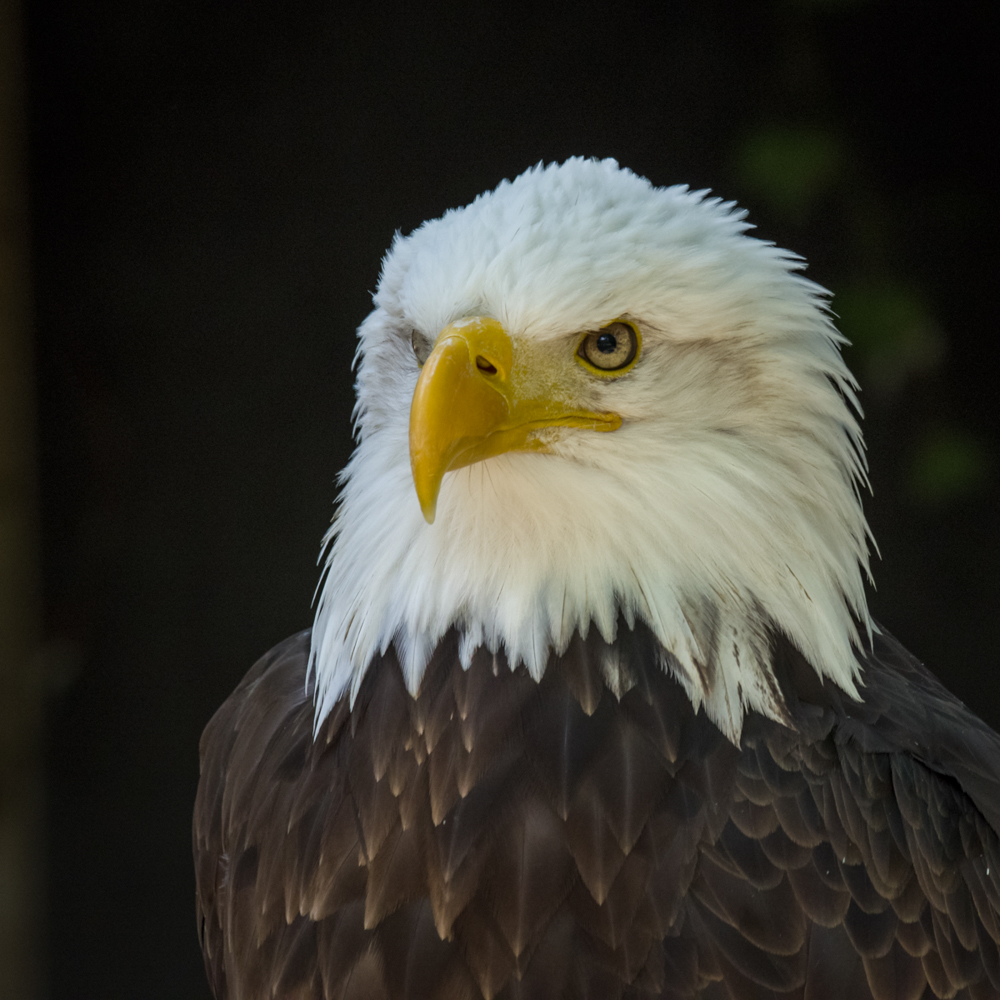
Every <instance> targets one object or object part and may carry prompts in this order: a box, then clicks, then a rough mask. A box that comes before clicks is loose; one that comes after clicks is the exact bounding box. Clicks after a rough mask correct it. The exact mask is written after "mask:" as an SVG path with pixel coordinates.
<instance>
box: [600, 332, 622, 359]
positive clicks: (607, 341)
mask: <svg viewBox="0 0 1000 1000" xmlns="http://www.w3.org/2000/svg"><path fill="white" fill-rule="evenodd" d="M597 349H598V350H599V351H600V352H601V354H613V353H614V352H615V351H617V350H618V338H617V337H616V336H615V335H614V334H613V333H602V334H601V335H600V336H599V337H598V338H597Z"/></svg>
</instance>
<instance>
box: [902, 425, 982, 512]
mask: <svg viewBox="0 0 1000 1000" xmlns="http://www.w3.org/2000/svg"><path fill="white" fill-rule="evenodd" d="M989 473H990V452H989V450H988V449H987V448H986V446H985V445H984V444H983V443H982V442H981V441H979V440H978V439H977V438H976V437H975V436H973V435H972V434H971V433H970V432H969V431H967V430H965V429H964V428H962V427H958V426H945V427H936V428H932V429H930V430H928V431H925V432H924V433H923V434H922V436H921V437H920V438H919V439H918V440H917V442H916V447H915V449H914V453H913V456H912V459H911V462H910V483H909V485H910V489H911V491H912V493H913V496H914V497H915V498H916V499H917V500H919V501H921V502H923V503H925V504H928V505H938V504H941V503H945V502H947V501H950V500H954V499H957V498H959V497H962V496H965V495H967V494H969V493H972V492H974V491H976V490H978V489H980V488H981V487H982V486H984V485H985V484H986V482H987V481H988V479H989Z"/></svg>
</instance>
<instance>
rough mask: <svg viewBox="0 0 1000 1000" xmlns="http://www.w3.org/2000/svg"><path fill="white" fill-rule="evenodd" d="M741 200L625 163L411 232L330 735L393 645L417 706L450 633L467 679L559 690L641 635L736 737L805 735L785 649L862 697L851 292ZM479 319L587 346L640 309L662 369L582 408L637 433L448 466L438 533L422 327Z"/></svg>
mask: <svg viewBox="0 0 1000 1000" xmlns="http://www.w3.org/2000/svg"><path fill="white" fill-rule="evenodd" d="M743 220H744V213H742V212H740V211H738V210H736V209H735V208H734V206H733V205H732V204H731V203H722V202H721V201H719V200H718V199H714V198H706V197H705V195H704V192H694V193H692V192H690V191H688V190H687V189H686V188H683V187H672V188H666V189H664V188H655V187H653V186H652V185H651V184H650V183H649V182H648V181H646V180H644V179H642V178H640V177H637V176H636V175H635V174H632V173H631V172H629V171H627V170H624V169H621V168H620V167H619V166H618V165H617V164H616V163H615V162H614V161H612V160H604V161H601V162H597V161H593V160H583V159H573V160H569V161H567V162H566V163H564V164H561V165H558V166H550V167H546V168H544V169H543V168H541V167H538V168H535V169H532V170H529V171H527V172H526V173H524V174H522V175H521V176H520V177H518V178H517V179H516V180H515V181H513V182H510V183H509V182H506V181H505V182H504V183H502V184H501V185H500V186H499V187H498V188H497V189H496V190H495V191H492V192H490V193H488V194H484V195H482V196H480V197H479V198H477V199H476V200H475V201H474V202H473V203H472V204H471V205H469V206H467V207H465V208H463V209H458V210H455V211H451V212H448V213H446V214H445V215H444V216H443V217H442V218H440V219H437V220H434V221H432V222H427V223H425V224H424V225H423V226H421V227H420V228H419V229H417V230H416V231H415V232H414V233H412V234H411V235H410V236H408V237H402V236H398V235H397V237H396V239H395V241H394V243H393V246H392V249H391V250H390V251H389V253H388V255H387V256H386V258H385V261H384V266H383V270H382V278H381V281H380V282H379V287H378V291H377V293H376V295H375V309H374V311H373V312H372V313H371V314H370V315H369V316H368V318H367V319H366V320H365V322H364V323H363V324H362V325H361V328H360V331H359V334H360V338H361V344H360V355H361V364H360V369H359V375H358V382H357V388H358V403H357V411H356V419H357V430H358V436H359V443H358V447H357V450H356V451H355V453H354V456H353V457H352V458H351V461H350V463H349V464H348V466H347V468H346V469H345V471H344V473H343V475H342V483H343V490H342V493H341V498H340V506H339V509H338V511H337V514H336V517H335V519H334V523H333V526H332V528H331V529H330V532H329V534H328V536H327V539H326V545H327V552H328V555H327V564H326V574H325V579H324V581H323V583H322V589H321V593H320V598H319V602H318V606H317V610H316V621H315V626H314V629H313V638H312V660H311V665H312V669H314V670H315V671H316V680H317V700H318V709H317V719H322V718H323V717H324V716H325V715H326V713H327V712H328V711H329V710H330V708H331V707H332V705H333V704H334V702H335V701H336V700H337V698H339V697H340V696H341V695H342V694H343V693H344V692H345V691H347V690H350V691H351V694H352V696H353V694H355V693H356V692H357V689H358V687H359V685H360V682H361V680H362V678H363V676H364V672H365V669H366V668H367V666H368V664H369V662H370V660H371V658H372V657H373V656H374V655H375V654H376V653H378V652H380V651H384V650H386V649H387V648H388V646H389V645H390V644H391V643H394V644H395V646H396V649H397V651H398V654H399V657H400V662H401V663H402V664H403V669H404V673H405V675H406V681H407V684H408V685H409V687H410V689H411V690H413V691H415V690H416V688H417V687H418V686H419V683H420V679H421V677H422V675H423V670H424V668H425V666H426V663H427V660H428V657H429V655H430V653H431V651H432V650H433V649H434V647H435V645H436V644H437V642H438V640H439V639H440V638H441V637H442V636H443V635H444V633H445V632H446V631H447V630H448V629H449V628H451V627H455V628H457V629H458V630H459V632H460V633H461V634H462V637H463V638H462V642H461V651H462V655H463V657H464V658H465V659H466V662H468V658H469V657H471V654H472V652H473V651H474V650H475V648H476V647H477V646H479V645H485V646H487V647H488V648H489V649H491V650H493V651H496V650H498V649H501V648H502V649H503V650H504V651H505V652H506V655H507V658H508V660H509V661H510V663H511V665H512V666H514V665H516V664H517V663H519V662H523V663H524V664H525V665H526V666H527V668H528V670H529V671H531V673H532V674H533V675H534V676H536V677H539V676H541V674H542V672H543V671H544V669H545V663H546V660H547V658H548V656H549V653H550V651H551V650H556V651H561V650H563V649H564V648H565V647H566V645H567V643H568V642H569V640H570V638H571V636H572V634H573V632H574V631H577V630H578V631H580V632H581V633H583V634H586V632H587V630H588V629H589V628H590V627H592V626H593V627H596V628H598V629H599V630H600V632H601V634H602V635H603V636H604V637H605V638H606V639H608V640H609V641H610V640H611V639H612V638H613V635H614V630H615V628H616V623H617V621H618V618H619V616H620V615H621V616H623V617H624V619H625V620H626V621H627V622H634V621H636V620H641V621H644V622H645V623H647V624H648V625H649V627H650V628H651V629H652V630H653V632H654V633H655V634H656V636H657V637H658V639H659V641H660V643H661V644H662V646H663V648H664V650H665V651H666V652H668V653H669V654H671V655H670V656H664V664H665V668H667V669H672V670H674V671H675V672H677V674H678V679H679V680H680V681H681V683H682V684H683V685H684V686H685V688H686V690H687V691H688V693H689V695H690V696H691V699H692V701H693V702H694V703H695V705H696V706H698V705H700V704H704V705H705V708H706V710H707V711H708V713H709V715H710V716H711V717H712V718H713V719H714V720H715V721H716V722H717V724H718V725H719V726H720V728H721V729H722V730H723V731H724V732H726V733H727V734H728V735H729V736H730V737H731V738H734V739H736V738H738V736H739V733H740V729H741V725H742V719H743V714H744V712H745V710H746V709H747V708H751V709H756V710H758V711H761V712H764V713H765V714H768V715H770V716H772V717H780V716H781V709H780V705H778V704H776V702H775V695H774V685H773V683H770V681H769V672H770V665H769V661H770V639H769V633H770V632H771V631H773V630H774V629H778V630H780V631H782V632H784V633H785V634H786V635H787V636H788V637H789V638H790V639H791V640H792V642H793V643H794V644H795V645H796V646H797V647H798V648H799V649H800V650H801V651H802V653H803V654H804V655H805V656H806V658H807V659H808V660H809V662H810V663H811V664H812V665H813V667H814V668H815V669H816V670H817V671H818V672H819V673H820V674H821V675H822V676H824V677H827V678H829V679H831V680H832V681H833V682H834V683H836V684H837V685H839V686H840V687H841V688H843V689H844V690H845V691H847V692H848V693H849V694H851V695H855V696H856V694H857V688H856V684H857V681H858V677H859V667H858V665H857V661H856V658H855V653H854V647H856V646H858V645H859V644H860V641H861V640H860V637H859V635H858V633H857V627H856V622H858V623H860V624H861V625H862V627H863V628H865V629H870V627H871V625H870V619H869V617H868V611H867V607H866V603H865V596H864V589H863V582H862V580H863V573H867V571H868V554H867V526H866V524H865V520H864V515H863V513H862V510H861V505H860V500H859V497H858V487H859V484H863V483H864V482H865V478H866V475H865V466H864V458H863V453H862V443H861V432H860V428H859V426H858V423H857V420H856V417H855V411H856V409H857V405H856V401H855V397H854V390H855V388H856V384H855V382H854V380H853V378H852V376H851V375H850V373H849V372H848V370H847V368H846V367H845V365H844V363H843V361H842V359H841V357H840V352H839V349H838V345H839V343H840V342H841V337H840V335H839V334H838V333H837V331H836V330H835V329H834V327H833V325H832V323H831V321H830V318H829V316H828V313H827V311H826V308H825V302H826V293H825V292H824V291H823V290H822V289H821V288H819V287H818V286H816V285H815V284H813V283H811V282H809V281H807V280H806V279H805V278H803V277H802V276H801V275H800V274H799V269H800V266H801V265H800V262H799V260H798V258H796V257H794V256H792V255H790V254H788V253H786V252H785V251H782V250H779V249H776V248H775V247H773V246H771V245H770V244H767V243H762V242H760V241H759V240H755V239H752V238H751V237H749V236H747V235H746V230H747V229H748V228H749V227H748V224H747V223H746V222H744V221H743ZM468 315H486V316H492V317H494V318H496V319H498V320H499V321H500V322H501V323H502V324H503V326H504V328H505V329H506V330H507V331H508V333H509V334H510V336H511V338H512V339H513V340H514V341H515V343H517V342H518V340H519V339H520V340H522V341H528V340H534V341H545V340H551V341H556V340H559V339H560V338H562V339H566V340H567V343H569V342H570V341H569V340H568V338H571V337H572V336H574V335H577V334H578V333H579V332H581V331H586V330H592V329H595V328H597V327H599V326H601V325H603V324H606V323H608V322H610V321H612V320H614V319H616V318H619V317H627V318H628V319H629V320H630V321H632V322H634V323H635V324H636V325H637V326H638V328H639V329H640V330H641V333H642V337H643V354H642V357H641V359H640V362H639V363H638V364H637V365H636V366H635V368H634V369H632V370H631V371H630V372H629V374H628V375H627V376H625V377H623V378H621V379H620V380H617V381H607V380H600V379H594V385H593V386H592V387H591V389H590V390H588V391H589V395H588V398H587V399H585V400H583V405H585V406H586V407H588V408H589V409H593V410H610V411H614V412H616V413H618V414H620V415H621V417H622V418H623V421H624V422H623V425H622V427H621V428H620V429H619V430H617V431H615V432H614V433H604V434H598V433H595V432H592V431H585V430H576V429H565V430H563V431H562V432H555V433H553V434H552V437H551V440H550V441H549V453H547V454H538V453H523V452H520V453H510V454H505V455H501V456H498V457H495V458H490V459H487V460H486V461H484V462H479V463H478V464H475V465H472V466H468V467H466V468H462V469H459V470H457V471H454V472H451V473H448V474H447V475H446V477H445V480H444V483H443V485H442V489H441V495H440V500H439V503H438V515H437V519H436V521H435V523H434V524H427V523H426V522H425V521H424V519H423V516H422V515H421V510H420V506H419V504H418V501H417V496H416V493H415V490H414V486H413V481H412V479H411V474H410V460H409V452H408V424H409V412H410V400H411V397H412V395H413V391H414V387H415V384H416V381H417V377H418V374H419V366H418V363H417V360H416V358H415V357H414V354H413V350H412V347H411V335H412V333H413V331H414V330H416V331H418V332H419V333H421V334H423V335H424V336H425V337H426V338H428V339H429V340H431V341H433V340H434V338H435V337H436V336H437V333H438V332H439V331H440V330H441V329H443V328H444V327H445V326H446V325H447V324H449V323H451V322H453V321H455V320H456V319H459V318H461V317H463V316H468Z"/></svg>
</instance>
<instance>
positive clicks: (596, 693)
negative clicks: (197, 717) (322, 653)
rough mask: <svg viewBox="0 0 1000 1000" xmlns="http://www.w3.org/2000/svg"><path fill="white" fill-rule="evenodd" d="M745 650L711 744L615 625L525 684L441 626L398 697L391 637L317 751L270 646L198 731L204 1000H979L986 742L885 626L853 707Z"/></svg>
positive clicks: (307, 705) (988, 830) (997, 879)
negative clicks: (736, 717) (749, 681)
mask: <svg viewBox="0 0 1000 1000" xmlns="http://www.w3.org/2000/svg"><path fill="white" fill-rule="evenodd" d="M771 645H772V651H773V652H772V659H773V669H774V673H775V676H776V677H777V678H778V680H779V682H780V684H781V693H782V698H783V701H784V704H785V707H786V709H787V713H788V716H789V719H790V722H791V725H789V726H783V725H781V724H779V723H777V722H775V721H773V720H770V719H767V718H765V717H764V716H762V715H759V714H755V713H751V714H750V715H748V716H747V719H746V722H745V725H744V728H743V736H742V741H741V743H740V745H739V747H737V746H734V745H733V744H732V743H731V742H730V741H729V740H727V739H726V738H725V737H724V736H723V734H722V733H721V732H720V730H719V729H718V727H717V726H715V725H714V724H713V723H712V722H711V721H710V720H709V719H708V718H707V717H706V715H705V713H704V711H703V710H702V711H697V712H696V711H695V710H694V709H693V707H692V705H691V702H690V700H689V699H688V697H687V695H686V693H685V691H684V690H683V688H682V687H681V685H680V684H679V683H678V682H677V681H676V680H675V679H673V678H671V677H670V676H668V675H667V674H666V673H665V672H664V671H663V670H662V668H661V666H660V663H661V650H660V647H659V645H658V643H657V641H656V639H655V638H654V637H653V635H652V633H651V632H650V631H649V630H648V629H646V628H645V627H643V626H641V625H637V626H636V628H635V629H634V630H629V629H628V628H627V627H625V625H624V624H620V626H619V629H618V636H617V639H616V640H615V641H614V642H613V643H610V644H609V643H607V642H605V640H604V639H602V638H601V637H600V635H599V634H597V633H596V631H592V632H591V633H590V635H589V636H588V637H587V638H586V639H582V638H580V637H579V636H576V637H574V638H573V640H572V641H571V642H570V643H569V644H568V646H567V649H566V652H565V653H564V654H562V655H560V656H556V655H553V656H552V658H551V659H550V661H549V663H548V664H547V665H546V669H545V671H544V675H543V676H542V679H541V680H540V681H536V680H534V679H532V677H531V676H530V675H529V674H528V671H527V670H526V668H525V667H524V666H523V665H522V666H518V667H517V668H515V669H514V670H511V669H510V668H509V666H508V664H507V662H506V661H505V659H504V658H503V656H502V655H499V654H498V655H496V656H494V655H493V654H491V653H489V652H488V651H486V650H484V649H480V650H478V651H476V652H475V653H474V654H473V655H472V657H471V662H470V663H469V666H468V669H465V668H463V666H462V663H461V658H460V655H459V638H458V636H457V635H456V634H455V633H454V632H452V633H450V634H449V635H447V636H446V637H445V638H444V639H443V640H442V642H441V643H440V644H439V645H438V647H437V649H436V650H435V651H434V653H433V655H432V657H431V658H430V661H429V664H428V668H427V670H426V673H425V675H424V678H423V681H422V683H421V685H420V689H419V691H418V693H417V694H416V696H411V695H410V694H409V693H408V692H407V690H406V685H405V681H404V675H403V671H402V669H401V667H400V664H399V661H398V659H397V657H396V655H395V652H394V650H393V649H392V648H390V649H389V650H387V652H386V653H385V655H383V656H380V657H378V658H377V659H376V661H375V662H373V663H372V664H371V665H370V667H369V669H368V670H367V672H366V675H365V680H364V682H363V684H362V685H361V687H360V690H359V692H358V695H357V699H356V702H355V705H354V707H353V710H349V709H348V699H347V697H346V696H345V697H344V698H343V699H341V701H340V702H338V703H337V704H336V705H335V706H334V707H333V708H332V710H331V711H330V712H329V714H328V715H327V716H326V718H325V720H324V721H323V724H322V726H321V727H320V728H319V731H318V733H317V734H316V739H315V740H314V739H313V703H312V694H313V692H312V689H311V686H307V685H306V674H307V661H308V653H309V635H308V633H303V634H301V635H298V636H296V637H294V638H292V639H290V640H288V641H287V642H286V643H284V644H283V645H282V646H279V647H278V648H277V649H276V650H274V651H273V652H272V653H270V654H269V655H268V656H267V657H265V658H264V659H262V660H261V661H260V662H259V663H258V664H257V665H256V666H255V667H254V668H253V669H252V670H251V671H250V673H249V674H248V675H247V677H246V678H245V679H244V681H243V682H242V683H241V685H240V686H239V688H237V690H236V691H235V692H234V694H233V695H232V696H231V697H230V699H229V700H228V701H227V702H226V703H225V704H224V705H223V706H222V708H221V709H220V710H219V712H218V713H217V714H216V716H215V717H214V718H213V720H212V721H211V722H210V723H209V725H208V727H207V728H206V730H205V735H204V737H203V739H202V779H201V784H200V787H199V791H198V800H197V806H196V811H195V821H194V846H195V856H196V871H197V881H198V911H199V918H200V928H201V938H202V945H203V948H204V952H205V961H206V967H207V969H208V974H209V978H210V981H211V984H212V988H213V990H214V992H215V995H216V997H217V998H219V1000H274V998H292V997H294V998H300V1000H347V998H352V1000H353V998H362V997H363V998H366V1000H371V998H385V1000H404V998H405V1000H436V998H441V1000H445V998H447V1000H483V998H487V1000H500V998H503V1000H513V998H515V997H516V998H528V997H532V998H540V1000H541V998H545V1000H556V998H564V1000H570V998H573V1000H577V998H601V1000H613V998H630V1000H639V998H643V1000H647V998H654V997H660V998H666V997H669V998H674V1000H680V998H694V997H701V998H705V1000H710V998H711V1000H747V998H765V997H767V998H774V997H787V998H798V1000H820V998H826V997H829V998H838V1000H842V998H855V997H857V998H869V997H870V998H877V1000H917V998H926V1000H929V998H931V997H965V998H977V1000H978V998H985V997H1000V961H998V943H1000V931H998V928H1000V919H998V913H1000V906H998V904H1000V869H998V864H1000V846H998V839H997V819H998V816H997V809H998V804H1000V738H998V737H996V736H995V735H994V734H993V733H991V732H990V731H989V730H988V729H987V728H986V727H985V726H983V725H982V723H980V722H979V721H978V720H977V719H975V717H973V716H972V715H971V713H969V712H968V710H967V709H965V707H964V706H963V705H961V704H960V703H959V702H958V701H957V700H955V699H954V698H953V697H951V696H950V695H949V694H947V692H945V691H944V689H943V688H941V687H940V685H939V684H938V683H937V682H936V681H935V680H934V679H933V678H932V677H931V676H930V675H929V674H928V673H927V672H926V671H925V670H924V669H923V668H922V667H921V666H920V665H919V664H918V663H917V662H916V661H915V660H913V659H912V658H911V657H910V656H909V655H908V654H907V653H906V652H905V651H904V650H903V649H902V648H901V647H900V646H899V645H898V644H897V643H896V642H895V641H894V640H892V639H891V637H888V636H886V635H884V634H883V635H882V636H881V637H879V638H878V639H877V642H876V648H875V651H874V653H873V654H872V655H870V656H869V657H868V658H867V660H866V661H865V663H864V673H863V678H864V683H865V687H864V700H863V701H862V702H860V703H858V702H855V701H853V700H852V699H849V698H847V697H846V696H845V695H843V694H842V693H840V692H839V691H838V690H837V689H836V688H833V687H831V686H830V685H829V684H822V683H821V682H820V681H819V680H818V678H817V676H816V674H815V673H814V672H813V671H812V670H811V668H810V667H809V665H808V664H807V663H806V662H805V661H804V659H803V658H802V657H801V655H800V654H798V653H797V652H796V651H795V650H794V649H793V648H792V647H791V646H790V644H789V643H788V642H787V640H784V639H782V638H780V637H778V636H774V637H772V639H771ZM609 656H612V657H614V658H616V661H617V662H619V663H621V664H623V665H624V666H625V667H627V670H628V672H629V675H630V677H632V678H633V680H634V683H632V684H631V686H630V687H629V688H628V690H627V691H625V692H624V693H621V692H619V694H616V693H615V692H614V691H613V690H612V688H611V687H610V686H609V683H608V681H607V678H606V677H605V676H604V675H603V673H602V668H601V664H602V663H604V662H606V660H607V658H608V657H609ZM310 684H311V682H310Z"/></svg>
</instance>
